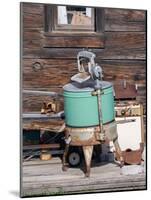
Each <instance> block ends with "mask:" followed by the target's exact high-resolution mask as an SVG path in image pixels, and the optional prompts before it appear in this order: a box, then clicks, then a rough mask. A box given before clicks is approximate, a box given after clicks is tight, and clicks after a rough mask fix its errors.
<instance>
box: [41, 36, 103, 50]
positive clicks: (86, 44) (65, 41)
mask: <svg viewBox="0 0 151 200" xmlns="http://www.w3.org/2000/svg"><path fill="white" fill-rule="evenodd" d="M42 44H43V47H51V48H52V47H66V48H69V47H77V48H103V47H104V37H103V36H102V35H100V36H98V37H90V36H87V35H85V36H72V35H71V36H64V37H62V36H60V37H49V36H47V37H45V38H44V39H43V40H42Z"/></svg>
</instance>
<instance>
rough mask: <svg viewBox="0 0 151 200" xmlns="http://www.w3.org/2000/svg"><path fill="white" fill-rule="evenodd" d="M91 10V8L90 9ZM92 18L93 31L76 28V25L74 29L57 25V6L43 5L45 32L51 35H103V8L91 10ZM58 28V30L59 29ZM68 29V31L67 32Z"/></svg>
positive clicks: (69, 26)
mask: <svg viewBox="0 0 151 200" xmlns="http://www.w3.org/2000/svg"><path fill="white" fill-rule="evenodd" d="M92 8H93V7H92ZM93 9H94V11H92V16H93V17H94V20H93V22H94V24H92V25H93V26H94V29H93V30H92V31H90V29H89V28H87V27H86V28H84V27H83V29H81V28H78V25H76V26H75V27H74V26H73V25H67V26H65V25H58V23H57V6H55V5H45V32H47V33H48V32H49V33H50V34H51V33H56V32H57V33H61V32H66V33H67V32H69V33H71V32H72V33H81V32H85V33H89V32H91V33H103V32H104V9H103V8H93ZM59 27H60V28H59ZM67 29H69V30H67Z"/></svg>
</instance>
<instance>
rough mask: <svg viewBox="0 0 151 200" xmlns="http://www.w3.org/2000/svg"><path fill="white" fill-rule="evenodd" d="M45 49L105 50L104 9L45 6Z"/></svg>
mask: <svg viewBox="0 0 151 200" xmlns="http://www.w3.org/2000/svg"><path fill="white" fill-rule="evenodd" d="M43 47H48V48H49V47H51V48H53V47H56V48H62V47H63V48H64V47H66V48H104V9H103V8H90V7H84V6H62V5H61V6H56V5H45V31H44V38H43Z"/></svg>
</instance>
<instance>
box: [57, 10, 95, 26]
mask: <svg viewBox="0 0 151 200" xmlns="http://www.w3.org/2000/svg"><path fill="white" fill-rule="evenodd" d="M57 12H58V16H57V18H58V19H57V20H58V25H86V26H88V25H92V8H87V7H80V6H79V7H77V6H58V11H57Z"/></svg>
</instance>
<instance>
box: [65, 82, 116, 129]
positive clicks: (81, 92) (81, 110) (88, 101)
mask: <svg viewBox="0 0 151 200" xmlns="http://www.w3.org/2000/svg"><path fill="white" fill-rule="evenodd" d="M100 84H101V88H102V90H103V94H102V95H101V110H102V121H103V124H106V123H108V122H111V121H113V120H114V118H115V113H114V96H113V86H112V84H111V83H109V82H106V81H100ZM93 91H94V88H93V87H79V86H78V85H76V84H75V83H69V84H67V85H65V86H64V87H63V96H64V112H65V123H66V125H67V126H69V127H91V126H97V125H99V113H98V102H97V101H98V100H97V96H92V92H93Z"/></svg>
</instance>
